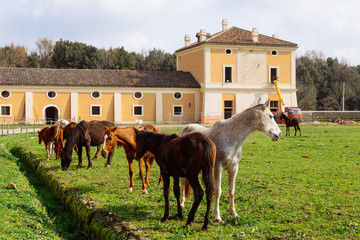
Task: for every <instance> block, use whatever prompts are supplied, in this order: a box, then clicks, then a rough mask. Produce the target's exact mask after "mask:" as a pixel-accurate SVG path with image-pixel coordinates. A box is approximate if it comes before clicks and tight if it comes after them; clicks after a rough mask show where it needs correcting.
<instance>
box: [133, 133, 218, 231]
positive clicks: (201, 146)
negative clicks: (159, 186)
mask: <svg viewBox="0 0 360 240" xmlns="http://www.w3.org/2000/svg"><path fill="white" fill-rule="evenodd" d="M134 131H135V133H136V157H137V158H138V159H140V158H141V157H142V156H143V155H144V154H145V153H146V152H147V151H149V152H151V153H153V154H154V155H155V161H156V162H157V164H158V165H159V166H160V171H161V175H162V176H163V181H164V198H165V213H164V217H163V218H162V219H161V222H165V221H166V219H167V218H168V217H169V212H170V205H169V192H170V176H173V178H174V194H175V197H176V200H177V210H178V217H179V218H182V217H183V215H182V208H181V206H180V187H179V178H180V177H186V178H187V179H188V180H189V183H190V185H191V187H192V188H193V191H194V199H195V200H194V203H193V206H192V208H191V210H190V212H189V215H188V219H187V222H186V225H190V224H191V222H192V221H193V220H194V218H195V212H196V210H197V209H198V207H199V204H200V202H201V200H202V197H203V195H204V191H203V190H202V188H201V186H200V183H199V179H198V175H199V173H200V171H202V178H203V181H204V184H205V186H206V190H205V192H206V201H207V206H206V214H205V218H204V225H203V226H202V229H203V230H205V229H207V225H208V224H209V221H210V207H211V202H212V198H213V195H214V190H215V186H214V177H213V170H214V165H215V156H216V148H215V144H214V143H213V142H212V141H211V140H210V139H209V138H208V137H206V136H205V135H203V134H202V133H192V134H188V135H186V136H184V137H179V136H178V135H176V134H171V135H170V134H161V133H156V132H149V131H146V130H145V131H139V130H137V129H136V128H134Z"/></svg>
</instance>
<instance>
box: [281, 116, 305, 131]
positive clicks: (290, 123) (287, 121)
mask: <svg viewBox="0 0 360 240" xmlns="http://www.w3.org/2000/svg"><path fill="white" fill-rule="evenodd" d="M279 119H280V120H282V119H284V120H285V124H286V136H287V135H288V134H289V136H290V127H292V126H294V129H295V136H296V132H297V130H299V132H300V136H301V130H300V126H299V125H300V124H299V120H298V119H297V118H292V119H290V118H288V117H287V116H286V115H285V114H281V116H280V118H279Z"/></svg>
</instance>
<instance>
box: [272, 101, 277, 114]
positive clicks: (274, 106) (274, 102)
mask: <svg viewBox="0 0 360 240" xmlns="http://www.w3.org/2000/svg"><path fill="white" fill-rule="evenodd" d="M278 109H279V101H270V111H271V112H277V111H278Z"/></svg>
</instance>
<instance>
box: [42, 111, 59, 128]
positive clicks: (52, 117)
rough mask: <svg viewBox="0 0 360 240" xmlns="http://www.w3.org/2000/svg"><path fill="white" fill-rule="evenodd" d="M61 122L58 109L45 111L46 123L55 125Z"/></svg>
mask: <svg viewBox="0 0 360 240" xmlns="http://www.w3.org/2000/svg"><path fill="white" fill-rule="evenodd" d="M57 120H59V112H58V110H57V108H56V107H47V108H46V109H45V121H46V124H54V123H55V122H56V121H57Z"/></svg>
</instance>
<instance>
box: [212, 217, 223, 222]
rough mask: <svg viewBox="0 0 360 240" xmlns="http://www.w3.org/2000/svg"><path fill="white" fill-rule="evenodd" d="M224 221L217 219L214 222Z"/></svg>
mask: <svg viewBox="0 0 360 240" xmlns="http://www.w3.org/2000/svg"><path fill="white" fill-rule="evenodd" d="M222 221H223V220H222V219H221V218H215V220H214V222H222Z"/></svg>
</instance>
